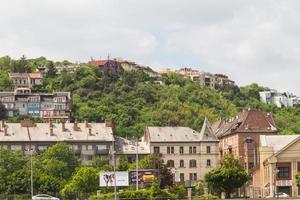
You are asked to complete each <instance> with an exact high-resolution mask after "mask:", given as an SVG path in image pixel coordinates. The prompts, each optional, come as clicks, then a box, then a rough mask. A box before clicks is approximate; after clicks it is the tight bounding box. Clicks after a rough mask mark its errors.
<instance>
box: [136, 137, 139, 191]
mask: <svg viewBox="0 0 300 200" xmlns="http://www.w3.org/2000/svg"><path fill="white" fill-rule="evenodd" d="M135 164H136V165H135V173H136V191H138V190H139V139H138V137H137V138H136V155H135Z"/></svg>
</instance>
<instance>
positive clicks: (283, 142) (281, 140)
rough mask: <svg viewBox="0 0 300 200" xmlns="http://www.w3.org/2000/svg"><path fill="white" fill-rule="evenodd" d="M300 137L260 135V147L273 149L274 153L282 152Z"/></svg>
mask: <svg viewBox="0 0 300 200" xmlns="http://www.w3.org/2000/svg"><path fill="white" fill-rule="evenodd" d="M299 137H300V135H260V138H259V139H260V146H262V147H273V150H274V153H277V152H278V151H280V150H282V149H283V148H284V147H285V146H287V145H288V144H289V143H291V142H292V141H294V140H295V139H297V138H299Z"/></svg>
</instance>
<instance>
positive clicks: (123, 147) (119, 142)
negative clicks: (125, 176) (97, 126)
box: [115, 136, 150, 163]
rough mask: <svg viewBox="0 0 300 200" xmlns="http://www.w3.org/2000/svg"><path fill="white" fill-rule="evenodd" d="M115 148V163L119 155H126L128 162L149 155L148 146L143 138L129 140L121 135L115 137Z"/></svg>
mask: <svg viewBox="0 0 300 200" xmlns="http://www.w3.org/2000/svg"><path fill="white" fill-rule="evenodd" d="M115 141H116V143H115V149H116V159H117V163H118V160H119V159H120V157H121V156H126V157H127V159H128V162H129V163H134V162H136V159H138V160H141V159H143V158H144V157H145V156H148V155H150V147H149V145H147V143H146V142H145V141H144V138H141V139H133V140H129V139H127V138H123V137H118V136H117V137H115Z"/></svg>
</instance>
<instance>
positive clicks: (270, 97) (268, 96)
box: [259, 90, 300, 108]
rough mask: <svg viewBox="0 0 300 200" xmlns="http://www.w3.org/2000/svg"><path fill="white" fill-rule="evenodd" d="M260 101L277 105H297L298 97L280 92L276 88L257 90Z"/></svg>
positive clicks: (299, 100)
mask: <svg viewBox="0 0 300 200" xmlns="http://www.w3.org/2000/svg"><path fill="white" fill-rule="evenodd" d="M259 96H260V101H261V102H263V103H266V104H275V105H276V106H277V107H279V108H281V107H299V106H300V97H297V96H295V95H293V94H291V93H287V92H284V93H280V92H277V91H276V90H270V91H263V92H259Z"/></svg>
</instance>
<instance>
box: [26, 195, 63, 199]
mask: <svg viewBox="0 0 300 200" xmlns="http://www.w3.org/2000/svg"><path fill="white" fill-rule="evenodd" d="M32 200H59V198H57V197H52V196H50V195H48V194H37V195H35V196H33V197H32Z"/></svg>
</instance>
